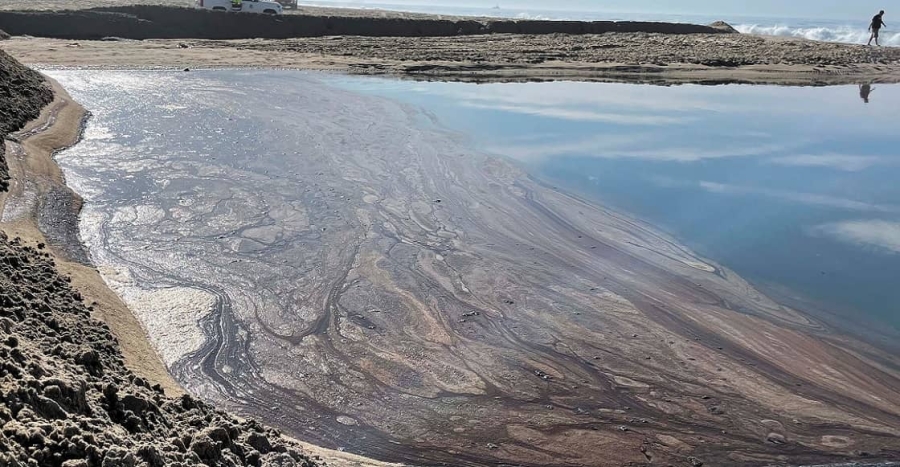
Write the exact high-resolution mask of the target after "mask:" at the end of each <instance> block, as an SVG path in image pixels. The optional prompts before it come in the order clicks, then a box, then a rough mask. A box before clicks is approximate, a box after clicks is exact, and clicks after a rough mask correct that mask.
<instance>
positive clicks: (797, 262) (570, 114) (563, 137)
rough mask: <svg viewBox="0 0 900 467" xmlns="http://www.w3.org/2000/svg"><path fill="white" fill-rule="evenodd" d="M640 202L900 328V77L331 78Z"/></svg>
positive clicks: (776, 288)
mask: <svg viewBox="0 0 900 467" xmlns="http://www.w3.org/2000/svg"><path fill="white" fill-rule="evenodd" d="M331 83H333V84H336V85H338V86H341V87H344V88H347V89H352V90H355V91H360V92H365V93H375V94H378V95H382V96H386V97H389V98H391V99H399V100H402V101H405V102H408V103H409V104H410V105H413V106H418V107H422V108H424V109H425V110H426V111H427V112H429V113H431V114H432V115H433V116H434V119H436V120H437V121H438V122H440V123H441V124H442V125H446V126H448V127H450V128H452V129H454V130H455V131H458V132H459V133H460V134H461V135H462V136H463V137H465V138H470V139H471V141H472V144H473V145H475V146H476V147H477V148H479V149H482V150H487V151H490V152H493V153H497V154H501V155H503V156H506V157H509V158H512V159H515V160H517V161H519V162H521V163H522V164H523V165H524V166H526V167H527V168H528V169H529V170H530V171H531V173H533V174H535V175H536V176H538V177H539V178H543V179H546V180H548V181H550V182H551V183H553V184H555V185H557V186H560V187H564V188H566V189H569V190H573V191H576V192H579V193H582V194H584V195H586V196H588V197H591V198H593V199H596V200H598V201H599V202H601V203H603V204H606V205H610V206H613V207H616V208H618V209H620V210H623V211H626V212H629V213H632V214H634V215H636V216H638V217H641V218H643V219H645V220H648V221H650V222H651V223H653V224H655V225H658V226H660V227H662V228H663V229H665V230H667V231H668V232H670V233H672V234H673V235H675V236H676V237H678V238H679V239H680V240H682V241H683V242H684V243H686V244H688V245H689V246H691V247H692V248H694V249H695V250H698V251H699V252H701V253H703V254H705V255H707V256H709V257H711V258H713V259H715V260H717V261H719V262H721V263H723V264H725V265H726V266H728V267H730V268H732V269H734V270H736V271H737V272H739V273H740V274H742V275H744V276H745V277H746V278H748V279H750V280H752V281H754V282H755V283H756V284H758V285H760V286H763V287H764V288H766V289H767V290H769V291H771V292H777V293H779V295H784V296H788V297H793V298H797V297H798V296H802V297H803V299H804V300H809V301H812V302H815V305H814V306H815V307H816V308H817V309H820V310H822V309H827V310H829V311H830V312H833V313H837V314H838V315H839V316H840V317H842V318H845V319H849V320H850V321H853V322H862V321H866V322H870V324H874V325H875V326H878V325H882V324H889V325H890V326H892V327H894V328H895V329H900V288H898V287H897V278H898V277H900V183H898V180H900V135H898V133H897V131H896V128H897V125H898V124H900V123H898V119H900V111H898V110H897V109H898V108H900V86H889V85H884V86H881V85H873V86H871V88H870V90H869V91H870V93H869V94H868V97H869V102H868V103H866V102H865V101H864V100H863V99H862V98H861V97H860V94H861V88H860V87H858V86H839V87H828V88H776V87H751V86H719V87H706V86H679V87H669V88H664V87H649V86H636V85H623V84H600V83H528V84H491V85H475V84H458V83H417V82H408V81H387V80H372V79H354V78H335V79H333V80H332V81H331Z"/></svg>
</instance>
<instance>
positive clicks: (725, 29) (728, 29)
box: [709, 21, 740, 34]
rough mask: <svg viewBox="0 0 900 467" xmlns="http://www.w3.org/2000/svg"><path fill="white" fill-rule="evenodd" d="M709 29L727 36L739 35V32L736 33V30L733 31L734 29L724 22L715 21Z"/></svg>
mask: <svg viewBox="0 0 900 467" xmlns="http://www.w3.org/2000/svg"><path fill="white" fill-rule="evenodd" d="M709 27H711V28H715V29H718V30H720V31H723V32H727V33H729V34H740V31H738V30H737V29H735V28H734V27H732V26H731V25H730V24H728V23H726V22H725V21H716V22H714V23H712V24H710V25H709Z"/></svg>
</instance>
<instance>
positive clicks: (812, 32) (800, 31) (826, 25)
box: [302, 1, 900, 47]
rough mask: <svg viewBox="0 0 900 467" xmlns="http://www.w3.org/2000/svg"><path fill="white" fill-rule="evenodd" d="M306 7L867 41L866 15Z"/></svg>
mask: <svg viewBox="0 0 900 467" xmlns="http://www.w3.org/2000/svg"><path fill="white" fill-rule="evenodd" d="M302 3H303V4H304V5H308V6H321V7H332V8H358V9H366V10H384V11H402V12H409V13H425V14H436V15H452V16H478V17H493V18H512V19H531V20H550V21H665V22H673V23H694V24H709V23H712V22H714V21H725V22H727V23H728V24H730V25H732V26H733V27H734V28H735V29H737V30H738V31H739V32H741V33H744V34H762V35H770V36H785V37H798V38H804V39H809V40H815V41H824V42H841V43H848V44H865V43H866V42H867V41H868V40H869V32H868V30H867V29H868V26H869V21H870V18H867V17H866V16H862V17H859V18H844V19H839V18H827V19H822V18H816V19H804V18H789V17H773V16H736V15H715V14H711V15H697V14H667V13H653V12H646V11H645V12H623V11H614V10H592V11H579V10H562V9H560V10H553V9H534V8H504V7H502V6H501V5H499V4H498V5H496V6H494V7H460V6H448V5H424V4H423V5H416V4H392V3H359V2H322V1H319V2H302ZM881 45H884V46H891V47H897V46H900V32H893V31H883V32H882V34H881Z"/></svg>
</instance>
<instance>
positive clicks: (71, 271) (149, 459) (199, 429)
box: [0, 51, 370, 467]
mask: <svg viewBox="0 0 900 467" xmlns="http://www.w3.org/2000/svg"><path fill="white" fill-rule="evenodd" d="M59 92H64V91H61V90H59V91H58V92H57V93H56V96H55V95H54V87H52V86H51V84H50V83H48V82H46V81H45V79H44V78H43V77H42V76H41V75H40V74H38V73H36V72H34V71H32V70H30V69H28V68H26V67H24V66H23V65H21V64H19V63H18V62H16V61H15V60H13V59H12V58H10V57H9V56H8V55H7V54H6V53H4V52H2V51H0V137H2V138H3V140H4V146H5V147H6V148H13V149H14V150H11V151H6V152H8V153H6V154H4V155H5V156H6V157H3V156H0V168H2V177H3V180H4V182H3V185H2V189H0V207H2V208H9V205H8V203H9V201H10V199H9V198H10V197H11V196H12V195H13V194H14V192H15V191H16V190H21V188H22V185H31V184H28V183H23V180H22V179H23V178H28V177H32V178H37V177H34V175H35V174H33V173H32V174H28V173H27V172H28V171H33V170H35V167H40V166H41V164H38V163H36V162H35V161H29V160H28V159H29V158H30V157H31V156H32V155H31V154H28V153H27V151H26V152H23V151H21V150H20V148H26V149H33V146H34V144H31V145H29V144H25V143H24V142H23V141H26V140H28V139H31V138H37V137H38V136H39V135H41V133H44V138H43V141H44V142H45V143H47V142H51V143H47V144H51V145H61V144H63V143H64V142H67V143H68V144H72V143H74V142H75V141H74V140H75V138H76V137H77V134H78V131H77V128H76V129H74V131H73V129H72V128H62V129H61V130H58V131H59V132H61V133H62V135H63V136H65V137H63V136H60V135H57V136H56V137H47V134H48V133H52V132H53V131H55V130H54V127H59V126H60V125H63V126H64V125H65V122H62V120H64V118H63V115H62V111H61V109H62V108H63V105H62V104H63V103H65V102H70V101H67V98H66V99H63V96H60V95H59ZM70 105H75V104H72V103H70ZM71 110H72V109H71V108H70V109H69V110H68V112H70V113H71ZM76 121H77V119H76ZM29 122H31V123H29ZM23 127H25V128H26V130H25V131H21V132H20V133H18V134H14V135H10V132H15V131H17V130H20V129H21V128H23ZM66 135H68V136H66ZM66 140H68V141H66ZM7 159H9V162H10V163H9V164H7ZM8 168H10V169H12V170H8ZM45 168H46V167H45ZM10 174H12V176H11V178H10ZM39 178H43V179H52V178H53V177H51V176H47V175H46V174H44V175H42V176H41V177H39ZM37 192H38V193H40V190H37ZM37 204H40V202H39V201H38V202H37ZM7 211H8V209H5V210H3V212H4V218H3V222H2V223H0V466H4V467H7V466H9V467H18V466H50V467H93V466H97V467H100V466H103V467H116V466H123V467H137V466H150V467H157V466H163V465H167V466H169V465H171V466H194V465H210V466H212V465H216V466H282V467H290V466H296V467H300V466H315V465H370V464H369V463H368V462H360V461H352V460H348V459H336V460H335V461H334V462H327V463H326V462H325V461H324V459H322V458H320V457H319V456H318V455H315V452H316V451H315V448H310V447H308V446H307V447H304V446H302V445H301V444H300V443H298V442H295V441H293V440H289V439H287V438H285V437H282V436H281V435H280V434H279V433H278V432H277V431H275V430H273V429H270V428H266V427H264V426H262V425H260V424H259V423H257V422H255V421H252V420H241V419H238V418H237V417H234V416H231V415H229V414H227V413H225V412H222V411H219V410H216V409H214V408H212V407H210V406H209V405H207V404H206V403H204V402H202V401H199V400H197V399H195V398H193V397H191V396H190V395H187V394H183V393H181V392H180V390H179V389H178V388H177V386H175V385H174V384H172V383H171V381H170V380H168V379H167V378H166V377H159V378H158V379H160V380H161V381H163V384H164V385H166V387H164V386H163V385H160V384H154V383H151V382H148V381H147V380H146V379H144V378H141V377H139V376H137V375H135V374H134V373H133V372H132V371H131V370H130V369H129V368H128V367H127V366H126V362H125V358H124V356H123V352H122V347H121V346H120V344H119V341H118V339H117V338H116V337H115V335H114V333H113V332H112V330H111V327H110V326H109V325H108V324H106V323H105V322H101V321H100V320H98V319H95V317H96V316H97V314H98V313H99V312H100V310H99V307H101V306H106V307H107V308H108V305H101V304H99V303H97V300H104V299H103V297H101V295H102V293H98V292H97V291H96V290H92V288H91V287H82V286H81V285H82V284H85V283H88V282H90V280H89V279H86V278H85V277H84V276H85V273H83V272H82V273H78V272H77V271H79V270H85V269H87V270H90V268H89V265H73V264H71V263H72V262H71V261H70V259H68V258H67V257H66V256H67V255H66V254H65V253H63V252H61V250H60V249H58V248H57V247H56V246H55V245H47V244H45V241H46V240H45V239H44V237H43V236H42V235H41V234H40V232H38V231H37V229H36V228H33V225H34V224H35V220H34V218H33V216H28V215H25V216H24V217H23V218H20V219H10V218H9V217H10V216H7ZM20 211H21V210H20ZM26 211H27V210H26ZM13 217H14V216H13ZM27 224H32V226H31V227H29V226H28V225H27ZM19 234H21V235H22V237H21V238H19V236H18V235H19ZM13 235H16V236H15V237H13ZM96 288H97V287H95V289H96ZM107 292H108V290H107ZM82 294H84V295H82ZM106 300H108V299H106ZM95 307H98V308H95ZM120 327H121V326H120ZM150 358H151V359H152V358H154V357H150ZM138 364H140V362H138ZM143 365H145V366H152V362H151V363H147V362H144V363H143ZM142 373H144V372H142ZM151 373H152V372H151ZM167 392H168V394H167ZM310 449H312V451H311V450H310ZM323 452H324V451H323ZM330 460H331V459H329V461H330Z"/></svg>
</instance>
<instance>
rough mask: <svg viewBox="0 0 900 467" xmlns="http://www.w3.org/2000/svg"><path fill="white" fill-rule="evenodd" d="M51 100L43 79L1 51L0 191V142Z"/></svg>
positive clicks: (0, 177)
mask: <svg viewBox="0 0 900 467" xmlns="http://www.w3.org/2000/svg"><path fill="white" fill-rule="evenodd" d="M51 100H53V93H52V92H51V91H50V88H49V87H47V85H46V84H44V80H43V78H41V76H40V75H39V74H37V73H35V72H34V71H32V70H30V69H28V68H26V67H24V66H22V65H21V64H19V62H17V61H15V60H13V59H12V58H11V57H10V56H9V55H7V54H6V53H5V52H3V51H2V50H0V192H3V191H6V189H7V187H8V184H9V170H8V168H7V165H6V158H5V155H4V151H5V148H4V145H3V144H2V140H3V139H5V138H6V135H7V134H8V133H10V132H12V131H15V130H17V129H19V128H21V127H22V126H23V125H25V123H26V122H28V121H29V120H32V119H35V118H37V116H38V115H40V113H41V109H43V108H44V106H45V105H47V104H49V103H50V101H51Z"/></svg>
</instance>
